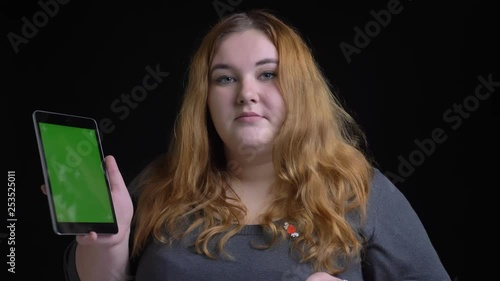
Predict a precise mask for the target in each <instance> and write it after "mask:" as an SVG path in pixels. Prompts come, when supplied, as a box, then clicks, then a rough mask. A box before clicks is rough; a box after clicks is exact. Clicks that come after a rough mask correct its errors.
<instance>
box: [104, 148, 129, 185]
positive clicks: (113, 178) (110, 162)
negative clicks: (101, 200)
mask: <svg viewBox="0 0 500 281" xmlns="http://www.w3.org/2000/svg"><path fill="white" fill-rule="evenodd" d="M104 161H105V164H106V171H107V173H108V178H109V183H110V185H111V191H118V190H121V189H125V188H126V187H125V182H124V181H123V177H122V174H121V172H120V169H119V168H118V164H117V163H116V159H115V157H113V156H112V155H108V156H106V157H105V158H104Z"/></svg>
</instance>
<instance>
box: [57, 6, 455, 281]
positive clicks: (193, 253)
mask: <svg viewBox="0 0 500 281" xmlns="http://www.w3.org/2000/svg"><path fill="white" fill-rule="evenodd" d="M362 141H363V134H362V132H361V131H360V130H358V129H357V126H356V124H355V122H354V121H353V119H352V118H351V117H350V116H349V115H348V114H347V113H346V111H345V110H344V109H343V108H342V107H341V105H340V104H339V103H338V101H337V100H336V98H335V95H334V93H333V92H332V91H331V89H330V87H329V84H328V81H327V79H326V78H325V77H324V76H323V74H322V73H321V71H320V70H319V67H318V65H317V63H316V62H315V60H314V58H313V56H312V53H311V51H310V49H309V48H308V46H307V45H306V44H305V42H304V41H303V39H302V38H301V37H300V35H299V33H298V32H296V31H295V30H294V29H293V28H292V27H291V26H289V25H287V24H286V23H285V22H284V21H282V20H280V19H278V18H277V17H276V16H274V15H272V14H271V13H268V12H265V11H250V12H247V13H236V14H232V15H230V16H227V17H226V18H224V19H222V20H221V21H220V22H219V23H218V24H217V25H215V26H214V27H213V28H212V29H211V30H210V31H209V32H208V34H207V35H206V36H205V37H204V39H203V41H202V42H201V46H200V47H199V49H198V50H197V52H196V53H195V54H194V56H193V58H192V62H191V65H190V69H189V83H188V85H187V88H186V92H185V96H184V100H183V103H182V107H181V110H180V113H179V115H178V119H177V120H176V124H175V134H174V136H173V139H172V142H171V145H170V147H169V149H168V152H167V153H166V154H165V155H162V156H160V157H159V158H158V160H157V161H155V162H153V163H152V164H151V165H150V166H149V167H147V169H145V171H144V172H142V173H141V174H140V175H139V176H138V177H137V178H136V180H134V182H133V183H132V184H130V185H129V187H128V188H127V187H126V186H125V184H124V182H123V179H122V177H121V175H120V172H119V169H118V166H117V164H116V162H115V160H114V158H113V157H112V156H108V157H106V164H107V169H108V172H109V175H110V181H111V185H112V193H113V201H114V204H115V209H116V215H117V218H118V220H119V233H118V234H116V235H112V236H103V237H101V236H99V235H97V234H96V233H93V232H92V233H89V234H88V235H85V236H78V237H76V239H75V242H74V243H72V244H71V245H70V246H69V247H68V251H67V253H66V264H65V272H66V275H67V279H68V280H91V281H97V280H106V281H109V280H137V281H141V280H148V281H156V280H158V281H160V280H176V281H177V280H217V281H222V280H252V281H254V280H272V281H276V280H308V281H311V280H347V279H348V280H350V281H358V280H380V281H382V280H383V281H391V280H394V281H396V280H397V281H401V280H425V281H430V280H436V281H446V280H450V277H449V276H448V274H447V272H446V271H445V269H444V267H443V265H442V263H441V262H440V259H439V257H438V255H437V253H436V251H435V249H434V248H433V246H432V244H431V241H430V240H429V238H428V235H427V233H426V231H425V229H424V227H423V226H422V224H421V222H420V220H419V218H418V216H417V215H416V213H415V212H414V210H413V209H412V208H411V206H410V204H409V203H408V201H407V200H406V199H405V198H404V196H403V195H402V193H401V192H399V191H398V189H397V188H396V187H395V186H394V185H393V184H392V183H391V182H390V181H389V180H388V179H387V178H386V177H385V176H384V175H383V174H382V173H381V172H380V171H379V170H377V169H376V168H374V165H372V164H371V161H370V159H369V158H368V157H366V155H365V154H364V153H363V150H362V148H361V142H362ZM130 195H132V196H130ZM134 207H135V208H134Z"/></svg>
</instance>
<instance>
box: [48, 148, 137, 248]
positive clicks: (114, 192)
mask: <svg viewBox="0 0 500 281" xmlns="http://www.w3.org/2000/svg"><path fill="white" fill-rule="evenodd" d="M104 160H105V164H106V169H107V172H108V176H109V182H110V185H111V197H112V200H113V205H114V209H115V214H116V219H117V222H118V233H117V234H114V235H98V234H97V233H95V232H93V231H92V232H90V233H88V234H86V235H77V236H76V241H77V242H78V244H80V245H107V246H115V245H118V244H122V243H128V238H129V233H130V224H131V222H132V216H133V213H134V207H133V204H132V199H131V198H130V194H129V192H128V190H127V187H126V185H125V182H124V181H123V177H122V175H121V173H120V170H119V169H118V165H117V163H116V160H115V158H114V157H113V156H106V158H105V159H104ZM41 189H42V192H43V193H44V194H47V189H46V186H45V185H42V186H41Z"/></svg>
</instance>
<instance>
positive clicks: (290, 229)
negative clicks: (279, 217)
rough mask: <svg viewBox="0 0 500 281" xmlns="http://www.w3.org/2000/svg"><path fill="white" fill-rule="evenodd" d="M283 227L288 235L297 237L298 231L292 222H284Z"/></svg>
mask: <svg viewBox="0 0 500 281" xmlns="http://www.w3.org/2000/svg"><path fill="white" fill-rule="evenodd" d="M284 228H285V230H286V232H287V233H288V235H290V237H292V238H297V237H299V233H298V232H297V228H296V227H295V226H294V225H293V224H289V223H288V222H285V225H284Z"/></svg>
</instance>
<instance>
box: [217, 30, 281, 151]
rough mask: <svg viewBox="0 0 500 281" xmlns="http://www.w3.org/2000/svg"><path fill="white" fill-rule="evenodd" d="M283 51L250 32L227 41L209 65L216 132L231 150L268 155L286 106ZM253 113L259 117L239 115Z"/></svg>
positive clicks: (259, 35) (265, 38) (232, 36)
mask: <svg viewBox="0 0 500 281" xmlns="http://www.w3.org/2000/svg"><path fill="white" fill-rule="evenodd" d="M277 68H278V52H277V50H276V47H275V46H274V45H273V43H272V42H271V41H270V40H269V39H268V38H267V36H266V35H265V34H264V33H262V32H260V31H257V30H254V29H251V30H247V31H243V32H238V33H233V34H231V35H229V36H228V37H227V38H225V39H224V41H223V42H222V44H221V45H220V46H219V48H218V50H217V52H216V53H215V56H214V59H213V62H212V65H211V66H210V74H209V79H210V85H209V90H208V108H209V111H210V116H211V117H212V120H213V123H214V126H215V129H216V130H217V133H218V134H219V136H220V137H221V139H222V141H223V142H224V144H225V146H226V147H227V148H229V149H230V150H232V151H236V150H237V151H241V150H242V149H245V148H248V147H250V148H252V149H256V150H258V151H261V150H263V149H264V150H266V151H269V150H270V148H271V147H272V141H273V140H274V137H275V135H276V133H277V132H278V130H279V129H280V128H281V124H282V123H283V119H284V116H285V106H284V102H283V99H282V96H281V94H280V92H279V90H278V85H277V77H276V75H277V73H276V71H277ZM245 112H247V113H248V112H251V113H253V114H256V115H258V116H253V117H240V115H241V114H242V113H245Z"/></svg>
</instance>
